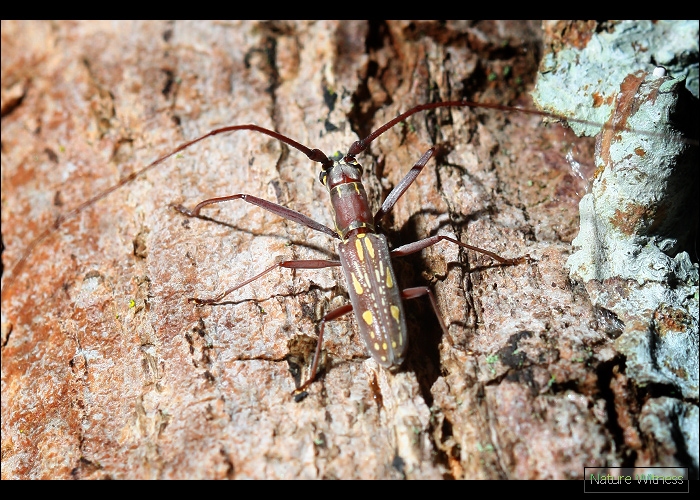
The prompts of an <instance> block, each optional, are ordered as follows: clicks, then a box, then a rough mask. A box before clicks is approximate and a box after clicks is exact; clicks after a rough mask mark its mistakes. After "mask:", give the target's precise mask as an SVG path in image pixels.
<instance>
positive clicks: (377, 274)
mask: <svg viewBox="0 0 700 500" xmlns="http://www.w3.org/2000/svg"><path fill="white" fill-rule="evenodd" d="M374 275H375V276H376V277H377V281H379V280H381V277H380V276H379V269H375V270H374Z"/></svg>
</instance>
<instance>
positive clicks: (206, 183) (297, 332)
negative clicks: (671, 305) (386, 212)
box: [2, 21, 655, 479]
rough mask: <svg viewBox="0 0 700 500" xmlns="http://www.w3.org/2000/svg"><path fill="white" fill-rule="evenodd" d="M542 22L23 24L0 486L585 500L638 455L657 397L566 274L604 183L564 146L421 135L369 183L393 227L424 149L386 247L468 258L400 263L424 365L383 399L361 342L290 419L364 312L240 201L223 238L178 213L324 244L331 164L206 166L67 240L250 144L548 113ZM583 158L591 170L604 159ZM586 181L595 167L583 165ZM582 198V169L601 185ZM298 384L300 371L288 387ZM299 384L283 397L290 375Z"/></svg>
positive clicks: (6, 124) (388, 143) (550, 136)
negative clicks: (325, 171)
mask: <svg viewBox="0 0 700 500" xmlns="http://www.w3.org/2000/svg"><path fill="white" fill-rule="evenodd" d="M539 36H540V35H539V25H538V24H537V23H529V24H523V23H516V24H509V23H500V24H499V23H467V22H447V23H442V24H441V23H436V22H354V21H353V22H349V21H348V22H330V21H326V22H217V23H201V22H195V23H180V22H145V23H125V22H102V23H97V22H88V23H82V22H60V23H46V22H44V23H41V22H27V23H18V22H4V23H3V24H2V91H3V96H2V114H3V119H2V238H3V244H4V246H5V250H4V253H3V265H4V273H3V297H2V322H3V323H2V477H3V478H70V477H76V478H226V477H230V478H364V479H371V478H404V477H405V478H433V479H438V478H578V477H581V476H582V474H583V465H587V466H593V465H598V466H603V465H611V464H617V463H623V462H624V460H629V459H630V458H629V457H630V456H631V455H634V456H637V454H638V455H640V456H641V455H644V454H647V455H648V456H649V457H650V460H651V461H652V462H653V461H654V456H653V455H654V453H655V452H654V451H653V450H651V451H650V450H649V449H647V448H646V447H645V446H646V445H645V444H644V443H643V442H642V440H641V438H640V436H639V432H638V430H636V425H637V424H636V423H635V418H636V417H635V415H636V414H637V413H638V411H639V409H638V408H635V405H636V401H637V398H638V396H637V395H636V394H635V389H634V388H633V387H629V384H628V382H627V381H626V379H625V375H624V362H623V361H622V360H621V359H620V357H619V356H618V355H617V354H616V352H615V351H614V349H613V347H612V345H613V340H614V337H615V335H616V334H617V333H619V331H618V330H619V329H618V328H617V327H616V325H615V324H614V322H613V321H608V320H607V319H606V317H605V316H604V315H601V314H597V313H596V311H594V310H593V308H592V307H591V305H590V303H589V301H588V299H587V296H586V294H585V291H584V290H583V288H582V287H577V286H575V285H572V283H571V282H570V281H569V279H568V275H567V271H566V270H565V269H564V263H565V262H566V259H567V257H568V256H569V255H570V252H571V247H570V243H571V240H572V239H573V238H574V236H575V235H576V232H577V228H578V211H577V204H578V201H579V199H580V197H581V196H582V195H583V194H584V192H585V188H586V181H585V180H582V179H580V178H577V177H576V176H575V175H574V173H573V172H572V170H571V168H570V166H569V164H568V163H567V162H566V160H565V155H566V154H567V153H568V152H569V151H570V150H571V149H572V141H573V140H574V138H573V136H571V135H566V134H565V133H564V132H562V131H561V130H560V129H559V128H557V127H551V128H543V127H542V126H541V125H540V120H539V119H537V118H534V117H530V116H525V115H523V114H505V113H501V112H485V111H483V110H477V111H476V112H475V111H473V110H469V109H466V108H465V109H443V110H438V111H434V112H426V113H421V114H418V115H415V116H414V117H412V118H411V119H409V120H408V122H407V123H406V124H405V125H399V126H396V127H394V128H393V129H392V130H390V131H388V132H386V133H385V134H384V135H382V136H381V137H380V138H379V139H377V140H376V141H375V142H374V143H373V144H372V146H371V147H370V148H369V149H368V151H367V152H366V153H365V154H362V155H360V156H359V157H358V160H359V161H360V162H361V163H362V164H363V165H364V167H365V172H366V186H367V190H368V193H369V195H370V198H371V200H372V201H373V203H374V204H375V207H376V208H378V207H379V206H380V203H381V200H382V199H383V198H384V197H385V196H386V195H387V194H388V192H389V191H390V190H391V188H392V187H393V186H395V185H396V184H397V183H398V182H399V181H400V179H401V178H402V177H403V176H404V175H405V173H406V172H408V170H409V169H410V168H411V166H412V165H413V164H414V163H415V162H416V161H417V160H418V158H420V156H421V155H422V154H423V153H424V152H425V151H426V150H427V149H428V148H430V147H431V146H433V145H436V144H437V145H438V146H439V149H438V154H437V155H436V158H435V159H432V160H431V161H430V162H429V164H428V166H427V167H426V168H425V170H424V172H423V173H422V174H421V175H420V176H419V178H418V179H417V181H416V182H415V184H414V185H413V186H412V187H411V188H410V189H409V190H408V191H407V192H406V193H405V195H404V196H403V197H402V198H401V200H400V201H399V202H398V203H397V205H396V206H395V208H394V210H393V212H392V214H391V216H389V217H387V220H386V224H385V226H386V230H387V233H388V235H389V237H390V240H391V241H392V244H393V246H399V245H401V244H405V243H408V242H411V241H415V240H417V239H420V238H424V237H427V236H429V235H433V234H438V233H439V234H456V235H457V237H458V238H459V239H461V240H462V241H464V242H467V243H470V244H472V245H477V246H479V247H482V248H485V249H488V250H491V251H493V252H496V253H498V254H500V255H503V256H505V257H517V256H520V255H524V254H530V255H531V256H532V257H533V258H534V259H536V262H534V263H531V264H522V265H517V266H510V267H502V266H497V265H494V264H495V263H494V262H492V261H491V260H490V259H489V258H488V257H485V256H483V255H479V254H475V253H473V252H464V251H461V250H460V249H458V248H456V247H455V246H454V245H450V244H448V243H444V242H443V243H440V244H438V245H436V246H434V247H431V248H429V249H426V250H425V251H423V252H422V253H421V254H419V255H417V256H412V257H407V258H404V259H401V261H400V262H397V264H396V269H397V273H398V275H399V276H400V277H401V281H402V283H401V284H402V286H404V287H408V286H421V285H426V284H428V285H430V286H431V287H432V288H433V290H434V291H435V293H436V296H437V301H438V305H439V308H440V310H441V312H442V315H443V318H444V320H445V322H446V323H447V324H448V325H449V334H448V335H443V334H442V332H441V331H440V328H439V325H438V323H437V321H436V319H435V317H434V314H433V312H432V310H431V308H430V305H429V303H428V302H427V300H423V299H417V300H415V301H412V302H410V303H409V305H408V311H409V313H408V320H409V329H410V342H411V345H412V347H411V353H410V355H409V359H408V360H407V362H406V363H405V366H404V369H403V370H402V371H401V372H400V373H398V374H396V375H391V374H390V373H388V372H386V371H385V370H383V369H381V368H379V367H378V366H377V364H376V363H374V362H373V361H372V360H371V359H369V358H368V354H367V353H366V351H365V348H364V345H363V343H362V340H361V339H360V338H359V337H358V335H357V333H356V327H355V324H354V321H355V320H354V318H352V317H350V316H347V317H344V318H342V319H340V320H337V321H335V322H333V323H331V324H330V325H329V327H328V328H327V330H326V338H325V342H324V352H325V357H324V368H323V370H322V373H321V374H320V376H319V377H318V380H317V381H316V382H315V383H314V384H313V385H312V386H311V387H310V388H309V391H308V392H309V394H308V397H306V398H305V399H303V400H302V401H301V402H295V400H294V399H293V398H292V397H291V396H290V393H291V392H292V390H293V389H294V387H295V375H296V376H297V378H298V377H299V376H301V377H302V378H303V377H304V376H305V373H306V371H305V370H306V367H307V366H308V364H309V361H310V358H311V356H312V353H313V349H314V346H315V340H316V336H317V325H318V322H319V320H320V318H321V317H322V316H323V315H324V314H325V313H326V312H327V311H328V310H330V309H332V308H334V307H339V306H341V305H343V304H345V303H346V302H347V297H346V294H345V291H344V290H345V284H344V283H343V280H342V275H341V272H340V270H339V269H325V270H324V269H321V270H313V271H311V270H309V271H303V270H300V271H296V272H292V271H290V270H280V271H275V272H272V273H270V274H269V275H267V276H266V277H264V278H263V279H260V280H259V281H256V282H255V283H253V284H251V285H249V286H247V287H245V288H242V289H241V290H240V291H238V292H236V293H235V294H234V295H232V296H230V297H229V298H227V302H226V303H225V304H223V305H217V306H207V307H197V306H195V305H194V304H192V303H191V302H189V301H188V298H190V297H211V296H214V295H216V294H217V293H219V292H220V291H222V290H224V289H226V288H229V287H231V286H233V285H234V284H236V283H239V282H241V281H243V280H245V279H247V278H248V277H250V276H253V275H254V274H256V273H258V272H260V271H262V270H263V269H265V268H266V267H269V266H270V265H272V264H273V263H274V262H275V259H277V258H284V259H327V258H333V256H334V255H335V250H334V244H335V242H334V241H332V239H331V238H329V237H327V236H326V235H324V234H320V233H313V232H312V231H311V230H309V229H308V228H305V227H303V226H300V225H298V224H295V223H293V222H291V221H287V220H283V219H281V218H279V217H277V216H275V215H273V214H270V213H268V212H265V211H263V210H261V209H259V208H257V207H253V206H251V205H249V204H246V203H244V202H241V201H234V202H231V203H227V204H222V205H218V206H215V207H213V208H212V209H211V210H209V211H207V215H209V216H211V217H212V218H214V219H216V220H217V221H219V223H212V222H208V221H204V220H200V219H187V218H186V217H184V216H183V215H182V214H180V213H178V212H177V211H175V210H174V209H173V208H172V205H173V204H180V203H181V204H184V205H186V206H188V207H192V206H194V205H195V204H196V203H198V202H199V201H201V200H204V199H207V198H212V197H216V196H224V195H228V194H234V193H249V194H253V195H256V196H259V197H262V198H265V199H268V200H270V201H272V202H274V203H279V204H281V205H284V206H287V207H290V208H292V209H294V210H297V211H299V212H302V213H304V214H306V215H309V216H310V217H312V218H313V219H315V220H317V221H319V222H322V223H324V224H326V225H332V222H331V217H330V214H329V207H328V201H327V200H328V195H327V193H326V192H325V189H324V188H323V186H322V185H321V184H320V183H319V182H318V171H319V166H318V165H317V164H314V163H312V162H310V161H309V160H308V159H307V158H306V157H305V156H304V155H303V154H302V153H300V152H299V151H296V150H295V149H293V148H290V147H287V146H285V145H283V144H280V143H279V142H278V141H276V140H274V139H272V138H270V137H267V136H263V135H260V134H255V133H251V132H237V133H234V134H230V135H226V136H219V137H215V138H212V139H209V140H207V141H204V142H202V143H200V144H199V145H196V146H194V147H192V148H190V149H188V150H186V151H184V152H182V153H181V154H178V155H177V157H175V158H173V159H171V160H168V161H167V162H166V163H164V164H163V165H161V166H159V167H158V168H156V169H155V170H153V171H151V172H149V173H148V174H147V175H145V176H143V177H140V178H138V179H136V180H135V181H134V182H132V183H130V184H128V185H127V186H125V187H123V188H121V189H119V190H117V191H115V192H114V193H112V194H110V195H109V196H107V197H106V198H104V199H103V200H100V201H98V202H97V203H96V204H94V205H93V206H91V207H89V208H88V209H86V210H85V211H83V212H82V213H81V214H79V215H78V216H77V217H75V218H73V219H71V220H69V221H67V222H66V223H64V224H63V225H62V226H61V227H60V228H59V229H58V230H57V231H56V232H55V233H53V234H52V235H51V236H50V237H49V238H47V239H46V240H45V241H43V242H41V244H39V245H38V246H37V247H36V248H35V249H34V250H33V252H32V253H31V254H30V255H29V257H28V259H27V261H26V263H25V265H24V266H23V268H22V269H20V270H19V271H18V273H17V275H16V276H12V277H11V280H12V281H11V282H9V285H8V277H9V276H10V275H11V274H12V273H13V267H14V265H15V264H16V263H17V261H18V259H19V258H20V257H21V256H22V255H23V253H24V252H25V251H26V249H27V247H28V246H29V245H30V242H31V241H32V240H33V239H34V238H35V237H36V236H37V235H38V234H40V233H41V231H43V230H44V229H45V228H47V227H49V226H50V225H51V224H52V223H53V221H54V220H55V219H56V217H57V216H59V215H61V214H63V213H65V212H67V211H68V210H70V209H71V208H72V207H74V206H76V205H77V204H79V203H80V202H82V201H84V200H86V199H88V198H89V197H90V196H92V195H94V194H95V193H97V192H99V191H100V190H103V189H105V188H107V187H109V186H110V185H113V184H114V183H116V182H117V181H118V180H119V179H120V178H122V177H124V176H126V175H128V174H129V173H131V172H133V171H135V170H138V169H139V168H141V167H143V166H144V165H146V164H148V163H149V162H150V161H152V160H153V159H155V158H156V157H158V156H160V155H162V154H164V153H166V152H168V151H169V150H171V149H173V148H174V147H175V146H177V145H178V144H180V143H182V142H185V141H187V140H190V139H192V138H195V137H197V136H199V135H202V134H204V133H206V132H208V131H210V130H211V129H214V128H216V127H220V126H224V125H231V124H245V123H254V124H257V125H260V126H264V127H268V128H271V129H275V130H277V131H279V132H280V133H282V134H285V135H288V136H289V137H291V138H293V139H295V140H297V141H299V142H301V143H303V144H305V145H307V146H309V147H312V148H319V149H321V150H322V151H324V152H325V153H326V154H328V155H331V154H334V153H335V152H336V151H341V152H345V151H346V150H347V148H348V147H349V146H350V145H351V144H352V143H353V142H354V141H356V140H357V139H358V138H359V137H365V136H366V135H368V134H369V133H370V132H371V131H372V130H374V129H376V128H377V127H379V126H380V125H381V124H383V123H385V122H386V121H388V120H389V119H391V118H393V117H394V116H396V115H397V114H398V113H400V112H402V111H405V110H407V109H408V108H410V107H411V106H414V105H416V104H421V103H424V102H429V101H437V100H450V99H461V98H464V97H466V98H469V99H470V100H480V101H489V102H498V103H506V102H507V103H517V104H523V105H526V106H527V105H528V104H527V100H526V98H524V97H523V95H524V94H523V92H524V91H525V90H527V89H528V87H529V85H530V84H531V83H532V80H533V79H534V76H535V72H536V68H537V64H538V53H539V52H538V46H539ZM574 150H575V154H576V155H583V160H582V162H583V163H584V164H586V165H589V166H590V165H591V161H590V159H587V157H586V156H585V155H587V154H590V153H591V151H590V143H585V142H584V143H578V142H577V143H576V145H575V146H574ZM591 168H592V167H591ZM587 173H588V174H590V173H591V172H587ZM299 367H301V369H302V374H301V375H299V374H298V369H299ZM290 370H291V372H290Z"/></svg>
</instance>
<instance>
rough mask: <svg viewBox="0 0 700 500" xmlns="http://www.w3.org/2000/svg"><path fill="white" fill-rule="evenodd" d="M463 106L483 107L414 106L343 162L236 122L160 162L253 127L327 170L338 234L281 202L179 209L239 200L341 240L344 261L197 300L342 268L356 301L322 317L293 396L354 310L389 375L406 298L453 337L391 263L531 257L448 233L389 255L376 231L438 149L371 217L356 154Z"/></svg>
mask: <svg viewBox="0 0 700 500" xmlns="http://www.w3.org/2000/svg"><path fill="white" fill-rule="evenodd" d="M457 106H471V107H478V106H482V105H481V104H477V103H474V102H468V101H445V102H438V103H429V104H423V105H419V106H415V107H413V108H411V109H409V110H408V111H406V112H405V113H402V114H401V115H399V116H397V117H396V118H394V119H393V120H390V121H389V122H387V123H386V124H384V125H382V126H381V127H380V128H378V129H377V130H375V131H374V132H372V133H371V134H370V135H369V136H367V137H366V138H365V139H362V140H360V141H356V142H355V143H354V144H353V145H352V146H351V147H350V149H349V150H348V152H347V154H345V155H344V156H342V158H340V159H339V160H331V159H330V158H328V156H327V155H326V154H325V153H323V152H322V151H320V150H318V149H310V148H308V147H307V146H304V145H303V144H300V143H298V142H296V141H294V140H293V139H291V138H289V137H287V136H284V135H282V134H280V133H278V132H276V131H273V130H269V129H266V128H264V127H260V126H257V125H253V124H249V125H234V126H230V127H223V128H221V129H217V130H214V131H212V132H210V133H209V134H206V135H205V136H202V137H200V138H198V139H195V140H194V141H192V142H190V143H188V144H186V145H183V146H181V147H180V148H178V149H177V150H176V151H174V152H173V153H170V154H169V155H166V156H165V157H162V158H161V159H159V160H156V164H157V163H159V162H160V161H163V160H165V159H166V158H168V157H169V156H171V155H172V154H175V153H176V152H177V151H180V150H182V149H184V148H185V147H188V146H189V145H191V144H194V143H195V142H198V141H200V140H202V139H204V138H206V137H209V136H211V135H216V134H220V133H224V132H232V131H236V130H252V131H255V132H258V133H262V134H266V135H269V136H271V137H274V138H276V139H278V140H280V141H282V142H284V143H286V144H289V145H290V146H292V147H294V148H295V149H298V150H299V151H301V152H303V153H304V154H306V156H307V157H308V158H309V159H310V160H312V161H315V162H319V163H320V164H321V167H322V170H321V172H320V174H319V180H320V182H321V183H322V184H323V185H324V186H325V187H326V188H327V189H328V192H329V195H330V201H331V206H332V209H333V213H334V222H335V229H331V228H329V227H327V226H325V225H323V224H321V223H319V222H316V221H314V220H313V219H310V218H309V217H307V216H305V215H303V214H301V213H299V212H296V211H293V210H290V209H288V208H285V207H283V206H281V205H278V204H275V203H272V202H269V201H266V200H263V199H260V198H258V197H255V196H251V195H249V194H242V193H241V194H235V195H231V196H223V197H217V198H211V199H208V200H204V201H202V202H201V203H199V204H198V205H197V206H195V207H194V208H193V209H192V210H188V209H187V208H185V207H183V206H181V205H177V206H176V207H175V208H176V209H177V210H178V211H180V212H181V213H182V214H184V215H186V216H188V217H197V216H199V215H200V211H201V210H202V209H203V208H204V207H206V206H209V205H213V204H217V203H222V202H226V201H233V200H237V199H240V200H243V201H246V202H248V203H251V204H253V205H257V206H259V207H261V208H263V209H265V210H267V211H269V212H272V213H274V214H276V215H278V216H280V217H284V218H286V219H289V220H292V221H294V222H297V223H299V224H302V225H305V226H307V227H309V228H311V229H314V230H316V231H320V232H323V233H325V234H327V235H329V236H331V237H334V238H337V239H339V240H340V242H339V243H338V257H339V260H291V261H290V260H286V261H282V262H278V263H277V264H275V265H273V266H271V267H268V268H267V269H265V270H264V271H262V272H261V273H259V274H257V275H256V276H254V277H252V278H250V279H248V280H246V281H244V282H243V283H240V284H238V285H236V286H234V287H233V288H230V289H228V290H226V291H224V292H222V293H220V294H219V295H217V296H216V297H214V298H211V299H200V298H193V299H191V300H192V301H193V302H195V303H197V304H199V305H206V304H216V303H217V302H220V301H221V300H222V299H223V298H224V297H226V296H227V295H229V294H230V293H232V292H234V291H235V290H238V289H239V288H241V287H242V286H245V285H248V284H250V283H252V282H254V281H255V280H257V279H259V278H261V277H262V276H264V275H265V274H267V273H268V272H270V271H272V270H273V269H277V268H279V267H284V268H289V269H320V268H326V267H337V266H340V267H341V268H342V270H343V274H344V275H345V280H346V284H347V287H346V288H347V291H348V295H349V296H350V304H347V305H344V306H341V307H339V308H337V309H334V310H332V311H330V312H328V313H327V314H326V315H325V316H324V317H323V318H322V320H321V322H320V326H319V334H318V341H317V344H316V351H315V354H314V359H313V362H312V364H311V369H310V374H309V377H308V379H307V380H306V381H305V382H304V383H303V384H301V386H299V387H298V388H297V389H296V390H295V394H301V393H303V391H304V389H305V388H306V387H308V386H309V384H311V382H313V380H314V379H315V377H316V372H317V369H318V364H319V359H320V354H321V346H322V343H323V333H324V327H325V324H326V323H327V322H329V321H332V320H334V319H337V318H339V317H341V316H343V315H345V314H348V313H350V312H351V311H352V312H354V313H355V318H356V320H357V324H358V326H359V331H360V337H361V338H362V339H363V341H364V343H365V346H366V347H367V350H368V351H369V352H370V354H371V355H372V357H373V358H374V359H375V361H377V363H378V364H379V365H380V366H383V367H384V368H386V369H388V370H390V371H396V370H398V368H399V367H400V366H401V364H402V363H403V361H404V359H405V357H406V351H407V348H408V335H407V331H406V321H405V313H404V309H403V304H402V299H414V298H417V297H422V296H427V297H428V298H429V299H430V303H431V306H432V308H433V310H434V312H435V314H436V316H437V318H438V321H439V323H440V327H441V329H442V331H443V332H444V333H447V327H446V325H445V323H444V321H443V320H442V317H441V315H440V311H439V309H438V307H437V302H436V300H435V297H434V295H433V293H432V292H431V290H430V288H428V287H426V286H422V287H414V288H407V289H405V290H403V291H400V290H399V288H398V285H397V279H396V275H395V273H394V270H393V266H392V264H391V257H401V256H405V255H409V254H412V253H415V252H419V251H421V250H423V249H425V248H427V247H429V246H431V245H434V244H436V243H438V242H440V241H449V242H451V243H454V244H456V245H459V246H460V247H462V248H466V249H470V250H473V251H476V252H480V253H483V254H485V255H488V256H489V257H491V258H492V259H494V260H496V261H498V262H499V263H500V264H502V265H513V264H519V263H523V262H527V261H529V260H530V256H529V255H525V256H522V257H517V258H513V259H506V258H504V257H501V256H499V255H497V254H495V253H493V252H490V251H488V250H484V249H482V248H478V247H475V246H472V245H468V244H466V243H462V242H461V241H459V240H456V239H454V238H451V237H448V236H444V235H436V236H431V237H428V238H425V239H422V240H419V241H416V242H413V243H409V244H407V245H404V246H401V247H399V248H396V249H394V250H392V251H390V250H389V245H388V242H387V239H386V237H385V236H384V235H382V234H380V233H378V232H377V227H378V226H379V223H380V222H381V220H382V219H383V218H384V217H385V216H386V215H387V214H388V213H389V212H390V211H391V209H392V208H393V207H394V205H395V204H396V202H397V201H398V200H399V198H400V197H401V195H403V193H404V192H405V191H406V190H407V189H408V188H409V187H410V185H411V184H412V183H413V181H415V179H416V178H417V177H418V175H419V174H420V172H421V171H422V170H423V168H424V167H425V165H426V164H427V163H428V160H430V158H431V157H432V156H433V154H434V152H435V148H430V149H429V150H428V151H426V152H425V153H424V154H423V156H421V158H420V159H419V160H418V161H417V162H416V163H415V165H414V166H413V168H412V169H411V170H410V171H409V172H408V173H407V174H406V176H405V177H404V178H403V179H402V180H401V181H400V182H399V183H398V184H397V185H396V187H395V188H394V189H393V190H392V191H391V192H390V193H389V195H388V196H387V198H386V199H385V200H384V203H383V204H382V206H381V208H380V209H379V210H378V211H377V213H376V214H374V215H372V214H371V212H370V208H369V202H368V199H367V193H366V192H365V188H364V186H363V184H362V180H361V177H362V170H363V169H362V166H361V165H360V163H358V161H357V159H356V155H358V154H359V153H361V152H363V151H364V150H365V149H367V147H368V146H369V145H370V144H371V142H372V141H373V140H374V139H376V138H377V137H379V135H381V134H382V133H384V132H385V131H387V130H389V129H390V128H391V127H393V126H394V125H396V124H397V123H400V122H402V121H404V120H405V119H406V118H408V117H409V116H411V115H413V114H415V113H418V112H420V111H425V110H428V109H434V108H440V107H457ZM493 107H499V108H505V107H504V106H495V105H494V106H493ZM538 114H539V112H538ZM153 166H155V165H153Z"/></svg>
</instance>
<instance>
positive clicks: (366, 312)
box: [362, 311, 373, 325]
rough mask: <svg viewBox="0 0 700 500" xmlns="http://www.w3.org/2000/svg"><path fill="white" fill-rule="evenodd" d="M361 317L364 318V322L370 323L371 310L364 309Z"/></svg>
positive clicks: (371, 319)
mask: <svg viewBox="0 0 700 500" xmlns="http://www.w3.org/2000/svg"><path fill="white" fill-rule="evenodd" d="M362 319H364V320H365V323H367V324H368V325H371V324H372V321H373V318H372V312H371V311H365V312H363V313H362Z"/></svg>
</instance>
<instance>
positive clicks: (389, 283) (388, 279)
mask: <svg viewBox="0 0 700 500" xmlns="http://www.w3.org/2000/svg"><path fill="white" fill-rule="evenodd" d="M386 286H387V288H391V287H393V286H394V280H393V279H391V273H389V274H387V275H386Z"/></svg>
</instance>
